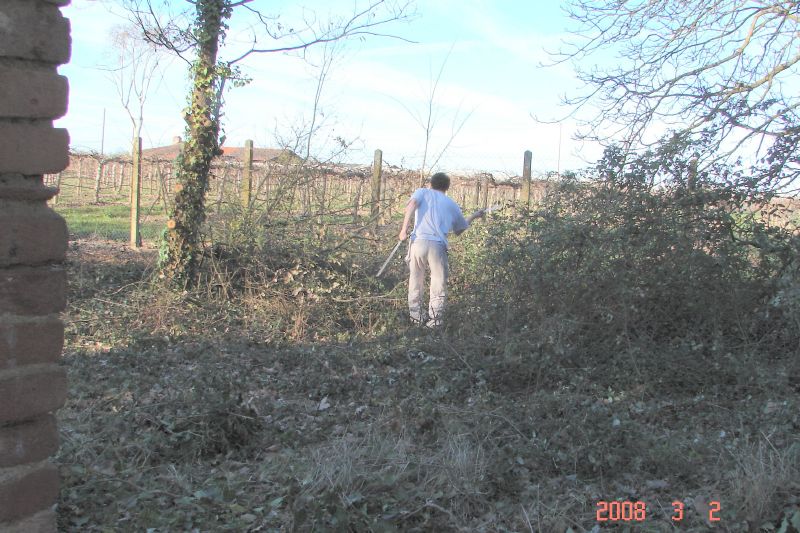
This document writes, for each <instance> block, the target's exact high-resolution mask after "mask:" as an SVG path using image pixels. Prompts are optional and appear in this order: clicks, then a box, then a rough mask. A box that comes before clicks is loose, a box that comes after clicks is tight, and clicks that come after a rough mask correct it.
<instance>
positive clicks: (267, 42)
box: [125, 0, 411, 287]
mask: <svg viewBox="0 0 800 533" xmlns="http://www.w3.org/2000/svg"><path fill="white" fill-rule="evenodd" d="M125 1H126V4H127V7H128V10H129V13H130V14H131V19H132V21H133V22H135V23H136V24H137V26H138V27H139V28H140V29H141V31H142V34H143V35H144V37H145V39H147V40H148V41H150V42H152V43H154V44H157V45H159V46H163V47H165V48H167V49H168V50H171V51H172V52H174V53H176V54H177V55H178V56H180V57H182V58H183V59H184V60H186V62H187V63H188V64H190V65H191V72H192V77H193V81H192V92H191V105H190V108H189V109H188V110H187V113H186V133H185V137H186V140H185V142H184V147H183V152H182V154H181V156H180V157H179V158H178V160H177V165H176V166H177V176H176V177H177V179H178V189H179V190H178V192H177V193H176V196H175V202H174V205H173V213H172V215H171V217H170V220H169V221H168V224H167V229H168V231H167V239H166V240H167V242H166V244H167V253H166V257H165V259H164V261H163V263H162V271H163V273H164V274H165V278H166V279H167V280H169V281H170V282H171V283H172V284H173V285H174V286H178V287H181V286H186V285H189V284H191V283H193V282H194V280H195V274H196V270H197V265H198V260H199V257H200V253H201V251H202V241H201V237H200V235H201V226H202V223H203V221H204V220H205V194H206V191H207V189H208V173H209V169H210V166H211V160H212V159H213V158H214V157H215V156H216V155H217V154H218V153H219V150H220V148H219V147H220V145H221V139H220V138H219V132H220V123H219V122H220V116H221V109H222V106H223V102H222V91H223V89H224V86H225V82H226V80H228V79H233V80H234V81H238V82H244V81H246V80H244V79H243V78H242V76H241V73H240V72H239V71H238V64H239V63H240V62H241V61H242V60H244V59H245V58H247V57H248V56H250V55H252V54H257V53H275V52H297V53H303V52H304V51H305V50H307V49H308V48H309V47H311V46H314V45H317V44H324V43H331V42H334V41H338V40H341V39H346V38H350V37H368V36H376V35H386V34H384V33H382V32H381V31H380V30H381V28H382V27H384V26H385V25H387V24H389V23H391V22H395V21H398V20H405V19H408V18H409V16H410V14H411V13H410V2H408V1H405V0H402V1H400V2H395V1H389V0H369V1H368V2H367V3H366V4H360V3H358V2H356V4H355V7H354V9H353V11H352V12H351V13H349V14H348V15H345V16H341V17H338V18H335V19H331V20H319V19H318V18H317V17H316V15H315V14H314V13H312V12H306V14H305V16H304V17H303V20H302V21H300V24H299V26H297V28H299V29H295V27H294V26H287V25H286V24H285V23H283V22H282V21H281V19H280V17H279V16H268V15H266V14H265V13H263V12H261V11H259V10H257V9H256V8H255V7H253V4H254V2H253V0H186V2H184V3H181V4H180V5H182V6H184V8H185V9H183V10H181V11H178V12H174V11H169V10H170V9H172V8H173V7H175V4H174V3H162V2H157V1H156V0H125ZM234 14H236V15H237V16H242V17H248V18H249V20H248V21H246V22H243V24H247V27H249V28H251V32H250V33H251V37H250V41H249V44H248V46H245V47H244V49H242V47H241V46H239V47H235V49H234V50H233V51H232V57H230V58H228V57H221V56H226V54H225V47H224V43H225V37H226V33H227V30H228V28H229V21H230V20H231V18H232V17H233V16H234Z"/></svg>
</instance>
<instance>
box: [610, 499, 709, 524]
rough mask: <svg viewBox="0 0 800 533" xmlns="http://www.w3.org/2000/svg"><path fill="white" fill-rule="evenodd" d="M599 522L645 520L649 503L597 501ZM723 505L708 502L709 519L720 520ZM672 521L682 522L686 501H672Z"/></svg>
mask: <svg viewBox="0 0 800 533" xmlns="http://www.w3.org/2000/svg"><path fill="white" fill-rule="evenodd" d="M596 507H597V514H596V517H597V521H598V522H643V521H645V520H646V519H647V503H646V502H643V501H619V500H613V501H605V500H600V501H599V502H597V506H596ZM721 508H722V506H721V505H720V503H719V502H718V501H710V502H708V517H707V519H708V521H709V522H711V523H713V522H719V521H720V518H719V512H720V509H721ZM672 512H673V514H672V517H671V518H672V521H673V522H680V521H682V520H683V517H684V503H683V502H681V501H678V500H676V501H674V502H672Z"/></svg>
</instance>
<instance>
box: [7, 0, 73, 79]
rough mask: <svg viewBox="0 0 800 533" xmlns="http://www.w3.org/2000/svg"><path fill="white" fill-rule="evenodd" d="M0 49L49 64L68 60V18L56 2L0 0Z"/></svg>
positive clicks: (21, 57)
mask: <svg viewBox="0 0 800 533" xmlns="http://www.w3.org/2000/svg"><path fill="white" fill-rule="evenodd" d="M0 21H3V24H1V25H0V28H1V29H2V31H0V50H2V54H3V55H4V56H5V57H13V58H20V59H29V60H33V61H41V62H44V63H51V64H63V63H66V62H68V61H69V56H70V45H71V41H70V36H69V29H70V28H69V20H67V19H65V18H64V17H63V16H62V15H61V11H60V10H59V9H58V6H55V5H53V4H50V3H43V2H34V1H30V0H3V1H2V2H0Z"/></svg>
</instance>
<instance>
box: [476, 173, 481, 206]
mask: <svg viewBox="0 0 800 533" xmlns="http://www.w3.org/2000/svg"><path fill="white" fill-rule="evenodd" d="M481 180H482V178H481V176H475V202H474V204H475V209H480V207H481Z"/></svg>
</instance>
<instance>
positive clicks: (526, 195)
mask: <svg viewBox="0 0 800 533" xmlns="http://www.w3.org/2000/svg"><path fill="white" fill-rule="evenodd" d="M532 161H533V154H532V153H531V151H530V150H525V158H524V160H523V163H522V191H521V194H520V200H521V201H522V202H524V204H523V205H524V206H525V207H526V208H528V207H530V206H531V162H532Z"/></svg>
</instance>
